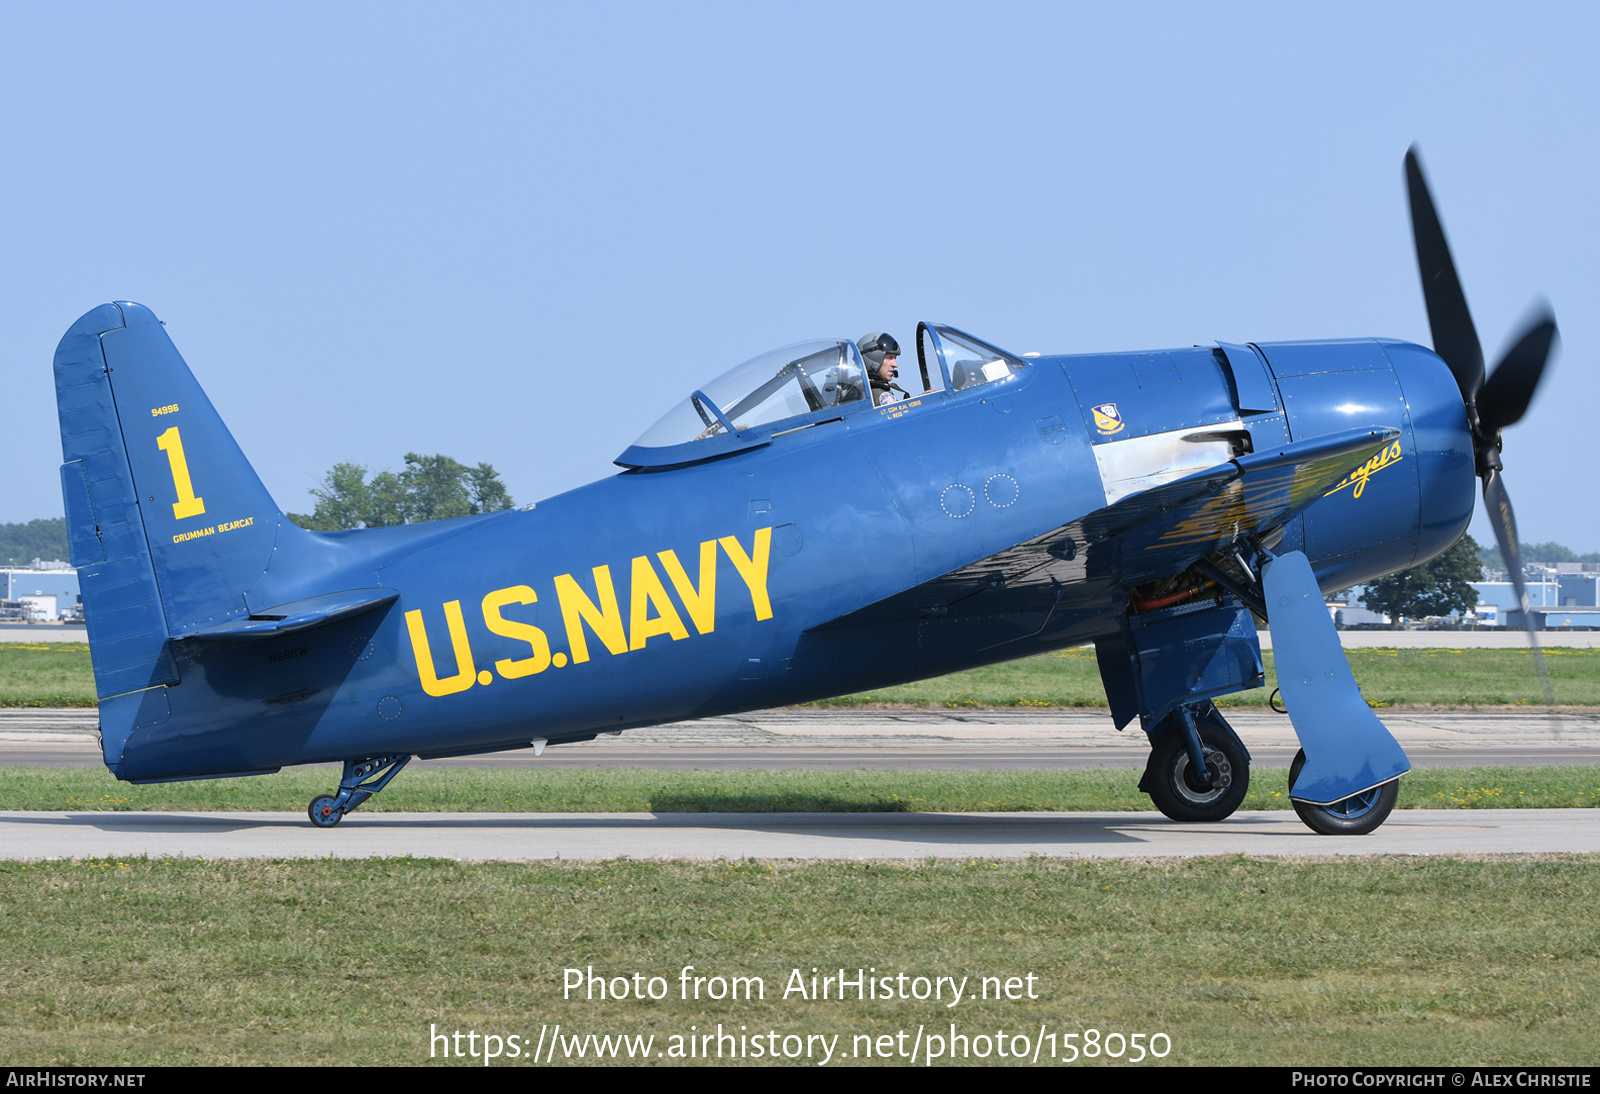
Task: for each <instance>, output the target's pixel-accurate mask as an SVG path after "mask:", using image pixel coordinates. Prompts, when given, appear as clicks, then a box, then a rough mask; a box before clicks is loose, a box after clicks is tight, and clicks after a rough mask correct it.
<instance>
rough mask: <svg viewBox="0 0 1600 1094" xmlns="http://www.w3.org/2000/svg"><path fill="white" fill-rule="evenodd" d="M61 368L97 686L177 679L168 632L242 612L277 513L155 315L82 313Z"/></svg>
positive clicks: (124, 308) (124, 306)
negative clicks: (246, 592)
mask: <svg viewBox="0 0 1600 1094" xmlns="http://www.w3.org/2000/svg"><path fill="white" fill-rule="evenodd" d="M55 376H56V398H57V406H58V409H59V411H60V416H61V446H62V457H63V460H64V466H63V467H62V470H61V485H62V495H63V500H64V502H65V505H66V514H67V526H68V536H69V540H70V543H71V551H72V562H73V565H74V566H76V567H77V568H78V570H79V580H80V586H81V588H82V590H83V600H84V616H85V620H86V623H87V625H88V629H89V640H90V645H91V648H92V651H93V659H94V669H95V687H96V690H97V692H98V693H99V695H100V696H101V698H102V699H104V698H108V697H110V696H114V695H119V694H123V693H126V692H131V691H136V690H139V689H143V688H149V687H155V686H159V685H161V684H172V683H176V682H177V679H178V674H177V670H176V665H175V663H174V661H173V658H172V656H171V652H170V649H169V647H168V642H169V640H170V639H171V638H173V637H182V636H183V634H184V633H186V632H187V631H190V630H194V629H197V628H199V627H202V626H205V625H209V624H214V623H217V622H220V621H222V620H224V619H226V618H228V617H230V616H237V615H242V614H245V613H246V608H245V603H244V592H245V590H246V589H248V588H249V587H250V585H251V584H253V583H254V582H255V581H256V580H258V579H259V578H260V576H261V574H262V572H263V570H264V569H265V568H266V565H267V563H268V561H269V559H270V558H271V555H272V549H273V545H274V542H275V540H276V538H277V535H278V531H279V525H280V523H281V522H282V519H283V517H282V513H281V511H280V510H279V509H278V507H277V505H276V504H275V503H274V502H273V500H272V498H271V496H270V495H269V494H268V493H267V490H266V487H265V486H264V485H262V483H261V480H260V478H259V477H258V476H257V475H256V473H255V470H254V469H253V468H252V467H251V466H250V464H249V462H248V461H247V460H246V459H245V458H244V454H243V453H242V452H241V451H240V450H239V446H238V443H237V442H235V441H234V439H233V435H232V434H231V433H229V431H228V428H227V427H226V426H225V425H224V424H223V423H222V419H221V418H220V417H219V416H218V414H217V412H216V409H215V408H214V407H213V406H212V405H211V401H210V400H209V399H208V398H206V395H205V392H204V391H202V390H201V388H200V385H199V384H198V383H197V382H196V381H195V378H194V375H193V374H192V373H191V372H190V371H189V367H188V365H187V364H185V363H184V360H183V358H182V356H181V355H180V354H179V353H178V350H177V348H176V347H175V346H174V345H173V344H172V340H171V339H170V338H168V337H167V333H166V331H165V330H164V329H163V328H162V326H161V323H160V321H159V320H158V319H156V317H155V315H154V314H152V313H151V312H150V310H149V309H147V308H145V307H143V306H141V305H138V304H130V303H120V304H105V305H102V306H101V307H98V308H96V309H94V310H93V311H91V312H89V313H88V314H87V315H85V316H83V317H82V318H81V319H79V320H78V321H77V322H76V323H75V324H73V326H72V328H71V329H70V330H68V332H67V334H66V336H65V337H64V338H62V340H61V344H60V346H59V347H58V348H57V350H56V358H55Z"/></svg>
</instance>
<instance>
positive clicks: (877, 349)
mask: <svg viewBox="0 0 1600 1094" xmlns="http://www.w3.org/2000/svg"><path fill="white" fill-rule="evenodd" d="M856 348H857V349H859V350H860V351H861V358H862V360H864V361H866V363H867V371H868V372H869V373H871V374H872V375H873V376H876V375H878V370H879V369H880V368H882V367H883V359H884V358H885V357H898V356H900V343H899V342H896V341H895V340H894V339H893V338H892V337H890V336H889V335H887V334H885V333H883V332H882V331H873V332H872V333H871V334H869V335H867V336H865V337H864V338H862V339H861V341H859V342H857V343H856Z"/></svg>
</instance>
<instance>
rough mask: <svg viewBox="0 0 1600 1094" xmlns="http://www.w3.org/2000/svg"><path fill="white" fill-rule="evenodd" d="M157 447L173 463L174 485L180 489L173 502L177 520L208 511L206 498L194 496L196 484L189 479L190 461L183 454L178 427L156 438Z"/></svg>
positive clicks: (173, 512)
mask: <svg viewBox="0 0 1600 1094" xmlns="http://www.w3.org/2000/svg"><path fill="white" fill-rule="evenodd" d="M156 447H157V448H159V449H161V451H163V452H165V453H166V454H167V463H169V464H171V465H172V485H173V486H174V487H176V488H177V490H178V500H177V501H175V502H173V503H172V515H173V517H174V518H175V519H177V520H182V519H183V518H184V517H198V516H199V515H200V514H201V513H204V512H205V511H206V499H205V498H197V497H195V496H194V484H193V483H192V482H190V481H189V461H188V460H186V459H184V456H183V438H182V437H180V436H178V427H177V426H173V427H172V428H171V429H169V430H167V431H166V432H165V433H163V434H161V436H159V437H157V438H156Z"/></svg>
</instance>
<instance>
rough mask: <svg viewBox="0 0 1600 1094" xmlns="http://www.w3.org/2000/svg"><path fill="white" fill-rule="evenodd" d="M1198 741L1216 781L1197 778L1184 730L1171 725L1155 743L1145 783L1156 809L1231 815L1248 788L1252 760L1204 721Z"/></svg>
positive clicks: (1202, 818) (1187, 816)
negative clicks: (1172, 727)
mask: <svg viewBox="0 0 1600 1094" xmlns="http://www.w3.org/2000/svg"><path fill="white" fill-rule="evenodd" d="M1200 744H1201V746H1202V747H1203V748H1204V749H1205V753H1206V766H1207V767H1208V768H1211V769H1212V774H1213V785H1211V786H1204V785H1201V784H1200V783H1199V780H1197V779H1196V778H1194V774H1195V769H1194V765H1193V764H1191V763H1190V762H1189V750H1188V749H1187V748H1186V747H1185V746H1184V743H1183V731H1182V730H1179V729H1173V730H1169V731H1168V732H1167V734H1166V735H1165V736H1164V737H1162V738H1161V739H1160V740H1158V741H1157V742H1156V743H1155V746H1154V748H1153V749H1152V750H1151V753H1150V765H1149V766H1148V767H1147V768H1146V769H1145V771H1146V780H1145V782H1144V784H1143V785H1144V786H1145V787H1146V788H1147V793H1149V795H1150V800H1151V801H1152V802H1154V803H1155V806H1156V808H1157V809H1159V810H1161V811H1162V812H1163V813H1165V814H1166V815H1167V816H1168V817H1171V818H1172V819H1173V820H1175V821H1183V822H1191V821H1194V822H1206V821H1219V820H1224V819H1226V818H1227V817H1229V816H1232V814H1233V811H1234V810H1235V809H1238V808H1239V805H1240V803H1241V802H1243V801H1244V796H1245V794H1246V793H1248V792H1249V790H1250V759H1249V756H1248V754H1247V753H1245V751H1244V749H1243V748H1242V747H1241V746H1240V745H1239V743H1238V741H1237V740H1236V739H1235V738H1233V737H1232V736H1231V735H1228V734H1222V733H1218V732H1217V731H1216V730H1214V729H1212V728H1211V727H1210V726H1207V725H1204V724H1202V725H1201V726H1200Z"/></svg>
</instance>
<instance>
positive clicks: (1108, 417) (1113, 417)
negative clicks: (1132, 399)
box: [1090, 403, 1128, 437]
mask: <svg viewBox="0 0 1600 1094" xmlns="http://www.w3.org/2000/svg"><path fill="white" fill-rule="evenodd" d="M1090 409H1091V410H1092V411H1093V412H1094V427H1095V428H1096V429H1098V430H1099V431H1100V432H1101V433H1103V434H1105V435H1106V436H1108V437H1109V436H1110V435H1111V434H1113V433H1121V432H1122V427H1123V426H1125V425H1127V424H1128V423H1127V422H1124V421H1123V420H1122V415H1121V414H1119V413H1117V404H1116V403H1101V404H1100V405H1099V406H1097V407H1091V408H1090Z"/></svg>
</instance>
